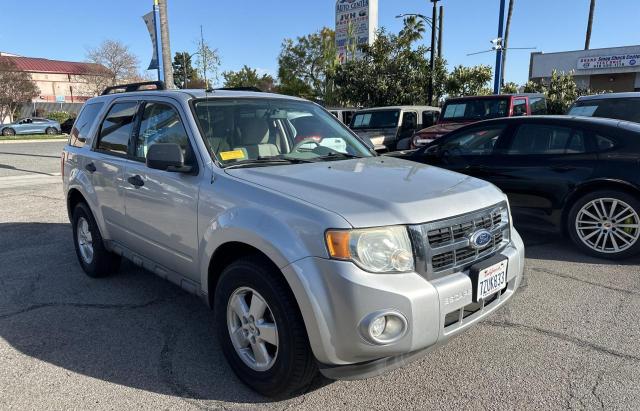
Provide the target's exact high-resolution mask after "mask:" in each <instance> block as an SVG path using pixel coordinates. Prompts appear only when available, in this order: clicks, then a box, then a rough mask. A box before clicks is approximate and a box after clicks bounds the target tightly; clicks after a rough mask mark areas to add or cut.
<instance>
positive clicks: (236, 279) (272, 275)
mask: <svg viewBox="0 0 640 411" xmlns="http://www.w3.org/2000/svg"><path fill="white" fill-rule="evenodd" d="M249 290H250V291H249ZM245 292H246V293H247V294H243V293H245ZM256 295H257V296H258V298H259V299H261V300H263V301H264V302H265V303H266V308H265V309H264V314H262V316H261V318H252V317H251V315H247V316H246V317H248V321H247V322H246V323H245V322H244V321H242V320H241V319H240V316H239V315H237V312H238V309H234V308H233V307H238V305H237V304H236V301H237V299H242V300H243V301H245V303H246V305H245V306H244V308H245V309H248V310H250V311H246V310H245V311H243V312H244V313H245V314H246V313H249V314H251V310H252V307H253V304H252V301H253V299H254V298H255V296H256ZM214 301H215V303H214V312H215V324H216V331H217V335H218V340H219V341H220V344H221V346H222V351H223V353H224V355H225V357H226V358H227V361H228V362H229V364H230V365H231V368H232V370H233V371H234V372H235V374H236V375H237V376H238V378H240V380H242V381H243V382H244V383H245V384H246V385H248V386H249V387H251V388H252V389H254V390H255V391H257V392H258V393H260V394H262V395H265V396H268V397H289V396H291V395H295V394H298V393H301V392H304V391H305V390H306V389H308V387H309V385H310V384H311V381H312V380H313V378H314V377H315V375H316V374H317V364H316V361H315V358H314V356H313V354H312V352H311V348H310V347H309V340H308V338H307V333H306V329H305V327H304V322H303V320H302V315H301V314H300V311H299V309H298V306H297V303H296V301H295V298H294V296H293V293H292V292H291V290H290V289H289V287H288V285H287V284H286V282H285V281H284V278H283V277H282V274H281V273H280V272H278V271H277V269H275V268H271V265H270V263H269V262H266V261H264V260H263V259H261V258H259V257H257V256H256V257H249V258H243V259H240V260H237V261H235V262H233V263H231V264H230V265H229V266H228V267H227V268H225V269H224V271H223V272H222V275H221V276H220V279H219V281H218V285H217V287H216V291H215V300H214ZM253 312H259V310H256V311H253ZM258 315H259V314H258ZM267 324H268V325H270V328H273V327H272V326H271V324H275V330H276V331H275V338H274V337H273V335H274V333H273V332H272V333H270V335H271V338H268V337H267V334H266V333H265V332H259V333H258V334H256V333H255V332H254V331H253V330H252V329H251V326H254V325H255V326H254V329H258V331H260V330H263V331H264V330H265V327H266V325H267ZM260 327H262V328H260ZM232 329H236V330H237V332H238V333H240V332H242V333H243V334H240V335H241V336H244V337H239V338H240V340H235V341H241V342H242V343H243V344H246V348H239V349H237V348H236V346H235V345H234V342H233V341H232V337H231V333H232ZM234 334H236V333H234ZM263 337H264V340H262V338H263ZM251 338H254V340H253V343H255V344H254V345H256V346H260V345H261V346H263V347H264V349H265V350H266V351H267V354H269V355H268V356H264V357H263V358H270V360H268V361H263V362H262V363H259V362H258V361H252V358H253V360H255V359H256V358H258V357H256V356H255V355H253V353H254V352H255V351H254V350H253V348H252V347H253V346H254V345H252V342H250V341H249V340H250V339H251ZM267 340H270V341H272V342H276V344H275V345H273V344H271V343H269V342H267ZM236 345H237V344H236ZM240 345H242V344H240ZM238 350H248V351H247V352H248V354H244V355H242V356H241V354H240V351H238ZM249 364H252V365H249Z"/></svg>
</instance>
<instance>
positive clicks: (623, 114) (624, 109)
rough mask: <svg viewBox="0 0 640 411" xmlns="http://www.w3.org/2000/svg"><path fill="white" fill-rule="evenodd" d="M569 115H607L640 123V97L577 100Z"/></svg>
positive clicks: (607, 116) (606, 116)
mask: <svg viewBox="0 0 640 411" xmlns="http://www.w3.org/2000/svg"><path fill="white" fill-rule="evenodd" d="M568 115H570V116H582V117H605V118H614V119H617V120H627V121H633V122H636V123H640V98H609V99H598V100H584V101H577V102H576V103H575V104H574V105H573V107H571V109H569V113H568Z"/></svg>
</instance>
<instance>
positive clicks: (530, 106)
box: [410, 93, 547, 148]
mask: <svg viewBox="0 0 640 411" xmlns="http://www.w3.org/2000/svg"><path fill="white" fill-rule="evenodd" d="M542 114H547V100H546V97H545V96H544V94H533V93H530V94H527V93H525V94H501V95H492V96H468V97H458V98H451V99H448V100H447V101H446V102H445V103H444V106H443V107H442V114H441V115H440V117H439V119H438V123H437V124H436V125H434V126H431V127H427V128H424V129H422V130H420V131H418V132H417V133H415V135H413V136H412V139H411V144H410V145H411V148H417V147H422V146H424V145H426V144H428V143H430V142H432V141H433V140H435V139H437V138H440V137H442V136H443V135H445V134H447V133H449V132H451V131H454V130H457V129H459V128H460V127H463V126H465V125H468V124H471V123H475V122H478V121H482V120H488V119H492V118H500V117H519V116H530V115H542Z"/></svg>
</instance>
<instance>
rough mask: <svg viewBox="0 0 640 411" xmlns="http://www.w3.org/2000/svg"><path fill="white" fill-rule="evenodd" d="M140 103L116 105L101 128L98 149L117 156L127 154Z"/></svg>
mask: <svg viewBox="0 0 640 411" xmlns="http://www.w3.org/2000/svg"><path fill="white" fill-rule="evenodd" d="M137 108H138V103H136V102H126V103H116V104H114V105H113V107H111V109H110V110H109V114H107V118H105V119H104V121H103V122H102V126H101V127H100V140H99V141H98V149H100V150H104V151H108V152H111V153H115V154H127V147H128V145H129V137H130V136H131V130H132V129H133V122H134V118H135V116H136V111H137Z"/></svg>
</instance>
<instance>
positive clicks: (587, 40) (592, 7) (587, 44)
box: [584, 0, 596, 50]
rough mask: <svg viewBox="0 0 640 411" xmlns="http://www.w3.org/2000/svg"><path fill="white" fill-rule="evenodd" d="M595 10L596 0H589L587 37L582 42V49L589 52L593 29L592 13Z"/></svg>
mask: <svg viewBox="0 0 640 411" xmlns="http://www.w3.org/2000/svg"><path fill="white" fill-rule="evenodd" d="M595 10H596V0H591V5H590V6H589V21H588V22H587V37H586V38H585V40H584V49H585V50H589V47H590V46H591V29H592V28H593V13H594V12H595Z"/></svg>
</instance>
